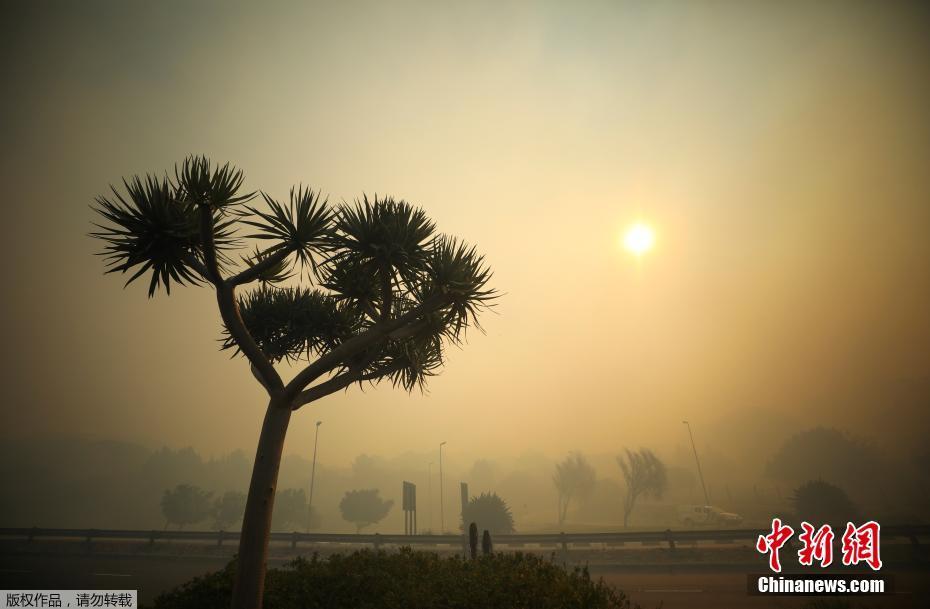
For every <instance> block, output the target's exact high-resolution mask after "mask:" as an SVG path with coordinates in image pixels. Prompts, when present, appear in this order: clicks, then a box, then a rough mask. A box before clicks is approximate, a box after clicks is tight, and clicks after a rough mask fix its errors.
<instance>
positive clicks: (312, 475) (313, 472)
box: [307, 421, 323, 533]
mask: <svg viewBox="0 0 930 609" xmlns="http://www.w3.org/2000/svg"><path fill="white" fill-rule="evenodd" d="M322 424H323V421H317V422H316V433H314V434H313V466H312V467H311V468H310V498H309V499H308V500H307V532H308V533H309V532H310V519H311V518H313V479H314V478H316V447H317V444H319V440H320V425H322Z"/></svg>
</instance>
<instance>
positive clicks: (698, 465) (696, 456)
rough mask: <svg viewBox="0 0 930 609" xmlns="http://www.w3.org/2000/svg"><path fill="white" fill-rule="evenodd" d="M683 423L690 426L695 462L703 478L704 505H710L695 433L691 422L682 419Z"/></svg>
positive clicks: (689, 432)
mask: <svg viewBox="0 0 930 609" xmlns="http://www.w3.org/2000/svg"><path fill="white" fill-rule="evenodd" d="M682 423H684V424H685V426H686V427H687V428H688V436H689V437H690V438H691V450H693V451H694V462H695V463H697V470H698V476H699V477H700V478H701V490H703V491H704V505H710V499H708V497H707V485H705V484H704V474H703V473H701V461H700V459H698V454H697V447H695V445H694V434H693V433H691V424H690V423H688V422H687V421H682Z"/></svg>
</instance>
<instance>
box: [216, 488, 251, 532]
mask: <svg viewBox="0 0 930 609" xmlns="http://www.w3.org/2000/svg"><path fill="white" fill-rule="evenodd" d="M244 513H245V493H240V492H239V491H226V492H225V493H223V496H222V497H218V498H217V499H216V501H215V502H213V525H214V526H215V527H216V528H217V530H219V531H225V530H226V529H228V528H230V527H232V526H234V525H236V524H238V523H239V522H240V521H241V520H242V515H243V514H244Z"/></svg>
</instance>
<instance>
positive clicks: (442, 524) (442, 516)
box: [439, 442, 446, 535]
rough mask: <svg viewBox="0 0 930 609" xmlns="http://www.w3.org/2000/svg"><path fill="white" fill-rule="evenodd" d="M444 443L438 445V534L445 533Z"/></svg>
mask: <svg viewBox="0 0 930 609" xmlns="http://www.w3.org/2000/svg"><path fill="white" fill-rule="evenodd" d="M444 444H445V442H440V443H439V528H440V531H439V534H440V535H442V534H443V533H445V532H446V513H445V509H444V506H443V504H442V447H443V445H444Z"/></svg>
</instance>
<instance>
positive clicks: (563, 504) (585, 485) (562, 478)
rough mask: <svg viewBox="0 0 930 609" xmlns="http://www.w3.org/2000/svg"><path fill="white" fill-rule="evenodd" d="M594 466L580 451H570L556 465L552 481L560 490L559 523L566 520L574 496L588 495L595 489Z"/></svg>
mask: <svg viewBox="0 0 930 609" xmlns="http://www.w3.org/2000/svg"><path fill="white" fill-rule="evenodd" d="M595 481H596V478H595V473H594V468H593V467H591V465H590V464H589V463H588V460H587V459H586V458H585V456H584V455H582V454H581V453H580V452H573V453H570V454H569V455H568V456H567V457H566V458H565V460H563V461H562V462H561V463H558V464H556V466H555V475H554V476H552V482H553V483H554V484H555V488H556V490H557V491H558V492H559V524H562V523H564V522H565V517H566V516H567V515H568V506H569V504H570V503H571V500H572V499H573V498H574V497H586V496H588V495H590V494H591V491H593V490H594V483H595Z"/></svg>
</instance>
